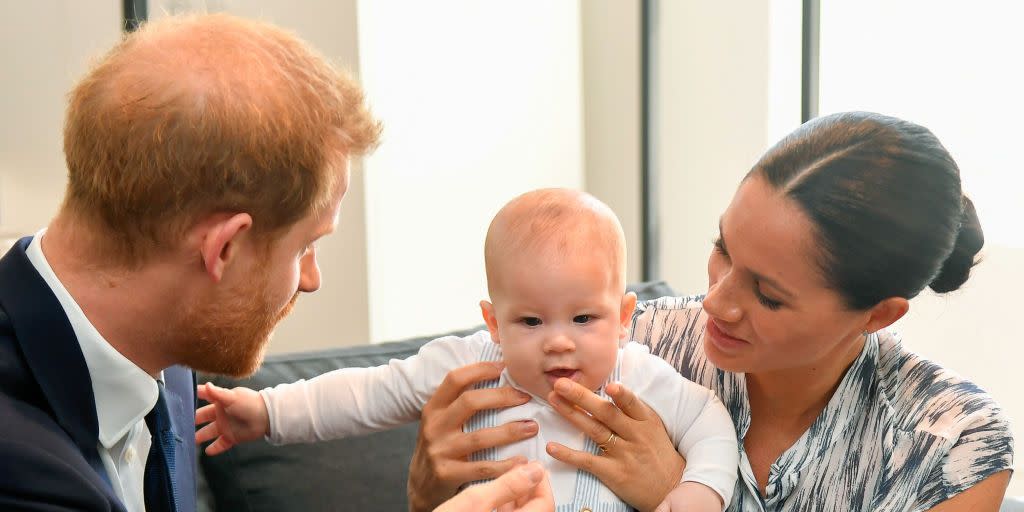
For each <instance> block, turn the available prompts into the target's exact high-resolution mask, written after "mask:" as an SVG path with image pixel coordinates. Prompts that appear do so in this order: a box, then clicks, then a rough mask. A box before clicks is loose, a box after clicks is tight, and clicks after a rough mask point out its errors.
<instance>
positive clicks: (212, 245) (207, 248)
mask: <svg viewBox="0 0 1024 512" xmlns="http://www.w3.org/2000/svg"><path fill="white" fill-rule="evenodd" d="M251 227H252V217H251V216H249V214H248V213H236V214H234V215H231V216H218V217H217V218H214V219H210V221H208V222H205V223H202V224H201V225H200V226H199V227H198V228H197V229H199V230H200V233H198V235H199V237H200V239H201V240H202V241H201V243H200V246H199V253H200V257H201V259H202V265H203V270H204V271H205V272H206V273H207V274H208V275H209V276H210V278H211V279H213V282H215V283H219V282H220V280H221V279H222V278H223V277H224V270H225V269H226V268H227V266H228V264H230V263H231V262H232V261H233V260H234V259H235V257H236V253H237V249H238V242H239V240H240V238H241V237H242V235H243V233H245V232H246V231H248V230H249V228H251Z"/></svg>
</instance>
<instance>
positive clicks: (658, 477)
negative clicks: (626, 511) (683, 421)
mask: <svg viewBox="0 0 1024 512" xmlns="http://www.w3.org/2000/svg"><path fill="white" fill-rule="evenodd" d="M604 390H605V393H607V394H608V396H610V397H612V400H614V401H615V403H614V404H613V403H611V402H609V401H607V400H605V399H603V398H601V397H599V396H597V395H596V394H594V393H593V392H591V391H590V390H588V389H587V388H585V387H583V386H581V385H579V384H578V383H576V382H573V381H571V380H569V379H559V380H558V381H557V382H556V383H555V390H554V391H553V392H552V393H551V394H550V395H548V401H549V402H550V403H551V405H552V406H554V407H555V410H556V411H558V413H559V414H561V415H562V416H564V417H565V418H566V419H568V420H569V421H570V422H572V424H573V425H576V427H577V428H579V429H580V430H581V431H583V433H584V434H586V435H587V436H588V437H590V439H592V440H593V441H594V442H595V443H597V444H598V445H603V446H604V447H605V449H606V451H604V453H602V454H601V455H594V454H592V453H587V452H581V451H577V450H571V449H569V448H568V447H566V446H565V445H561V444H558V443H548V446H547V451H548V453H549V454H550V455H551V456H552V457H554V458H556V459H558V460H560V461H562V462H565V463H567V464H570V465H572V466H575V467H577V468H580V469H583V470H584V471H587V472H589V473H592V474H593V475H594V476H596V477H597V478H598V479H599V480H601V482H603V483H604V484H605V485H606V486H608V488H609V489H611V490H612V492H614V493H615V494H617V495H618V496H619V498H622V500H623V501H625V502H626V503H629V504H630V505H632V506H633V507H635V508H637V509H639V510H654V509H655V508H657V506H658V505H659V504H660V503H661V502H662V500H663V499H664V498H665V496H666V495H667V494H668V493H669V491H671V490H672V489H673V488H674V487H675V486H676V484H678V483H679V479H680V478H681V477H682V475H683V468H684V467H685V466H686V461H684V460H683V457H682V456H681V455H679V453H678V452H677V451H676V447H675V446H673V444H672V441H671V440H670V439H669V437H668V433H667V432H666V431H665V425H664V423H662V422H661V418H659V417H658V415H657V413H655V412H654V410H653V409H651V408H650V407H649V406H648V405H647V404H645V403H643V401H641V400H640V399H639V398H637V397H636V395H634V394H633V393H632V392H630V391H629V390H628V389H626V388H625V387H623V386H622V385H621V384H617V383H612V384H608V385H607V386H605V388H604ZM616 406H617V407H616ZM587 413H589V415H588V414H587ZM613 434H614V436H613ZM641 475H642V476H643V478H642V479H638V477H639V476H641Z"/></svg>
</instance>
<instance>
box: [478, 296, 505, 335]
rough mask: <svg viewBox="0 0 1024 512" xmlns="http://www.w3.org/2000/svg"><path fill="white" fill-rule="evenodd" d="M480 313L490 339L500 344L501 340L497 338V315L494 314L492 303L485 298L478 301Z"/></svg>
mask: <svg viewBox="0 0 1024 512" xmlns="http://www.w3.org/2000/svg"><path fill="white" fill-rule="evenodd" d="M480 313H481V314H483V317H484V323H485V324H487V330H488V331H490V332H491V339H492V340H494V342H495V343H498V344H499V345H500V344H501V341H500V340H499V339H498V317H496V316H494V304H491V303H490V302H487V301H486V300H482V301H480Z"/></svg>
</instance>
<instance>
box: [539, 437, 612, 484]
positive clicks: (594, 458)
mask: <svg viewBox="0 0 1024 512" xmlns="http://www.w3.org/2000/svg"><path fill="white" fill-rule="evenodd" d="M545 449H546V450H547V452H548V455H550V456H552V457H554V458H556V459H558V460H560V461H562V462H564V463H566V464H569V465H571V466H573V467H577V468H580V469H582V470H583V471H586V472H587V473H591V474H593V475H595V476H598V477H600V475H604V474H608V472H609V470H611V469H613V468H612V466H613V465H614V464H615V462H614V461H612V460H611V459H609V458H607V457H603V456H600V455H595V454H593V453H590V452H584V451H580V450H573V449H572V448H569V447H568V446H565V445H564V444H560V443H548V444H547V446H546V447H545Z"/></svg>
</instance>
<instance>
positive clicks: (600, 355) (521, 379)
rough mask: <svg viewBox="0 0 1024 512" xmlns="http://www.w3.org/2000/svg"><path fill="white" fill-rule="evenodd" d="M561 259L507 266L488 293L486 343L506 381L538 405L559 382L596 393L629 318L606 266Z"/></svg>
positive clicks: (629, 305) (627, 303)
mask: <svg viewBox="0 0 1024 512" xmlns="http://www.w3.org/2000/svg"><path fill="white" fill-rule="evenodd" d="M510 259H511V258H510ZM565 259H566V260H571V261H557V262H543V261H522V262H508V263H505V264H503V265H502V266H501V268H500V272H501V276H500V278H499V279H500V283H497V286H492V291H493V292H494V293H493V294H494V296H493V297H492V300H493V301H494V302H493V305H492V306H491V311H492V315H493V322H492V321H489V322H488V327H489V328H490V330H491V336H492V337H493V338H494V340H495V342H497V343H499V344H500V345H501V350H502V354H503V355H504V360H505V365H506V367H507V368H508V371H509V375H510V376H511V377H512V379H513V380H514V381H515V382H516V383H517V384H519V385H520V386H522V387H523V388H524V389H526V391H529V392H530V393H533V394H534V395H537V396H539V397H541V398H544V399H547V396H548V393H549V392H550V391H551V390H552V387H553V386H554V383H555V381H556V380H558V379H559V378H568V379H572V380H574V381H576V382H579V383H580V384H582V385H583V386H586V387H587V389H590V390H596V389H597V388H599V387H601V386H602V385H603V384H604V383H605V382H606V381H607V379H608V376H609V375H610V374H611V372H612V369H613V368H614V366H615V359H616V355H617V352H618V348H619V340H620V339H622V337H623V336H624V335H625V326H626V325H627V323H628V321H629V319H630V318H631V316H632V313H633V304H634V301H633V300H631V299H629V298H626V297H624V296H623V293H622V287H621V283H620V282H619V279H617V278H616V276H615V274H614V271H613V269H611V268H608V267H609V265H608V262H607V260H606V259H604V258H588V257H576V258H565ZM484 308H485V309H487V308H488V305H486V304H485V305H484ZM485 317H486V314H485Z"/></svg>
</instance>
